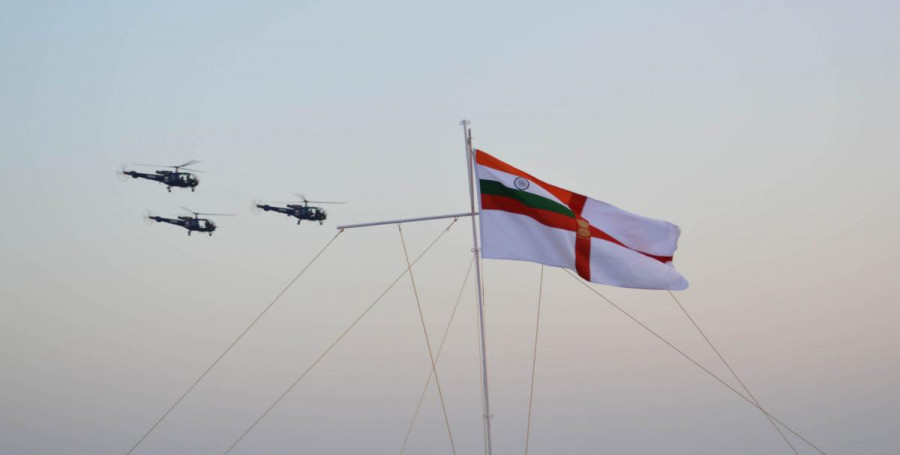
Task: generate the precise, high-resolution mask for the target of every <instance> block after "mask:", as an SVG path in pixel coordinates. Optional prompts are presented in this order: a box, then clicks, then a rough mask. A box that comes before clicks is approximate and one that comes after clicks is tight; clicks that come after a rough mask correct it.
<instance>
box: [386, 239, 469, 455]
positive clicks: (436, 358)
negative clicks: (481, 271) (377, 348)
mask: <svg viewBox="0 0 900 455" xmlns="http://www.w3.org/2000/svg"><path fill="white" fill-rule="evenodd" d="M474 264H475V256H472V260H471V261H469V268H468V269H466V277H465V278H464V279H463V282H462V286H461V287H460V288H459V294H458V295H457V296H456V303H455V304H454V305H453V311H451V312H450V320H449V321H447V327H446V328H445V329H444V335H443V337H442V338H441V343H440V344H439V345H438V350H437V355H436V356H434V363H435V364H436V363H437V362H438V361H439V360H440V358H441V352H443V351H444V342H446V341H447V334H448V333H450V326H451V325H452V324H453V318H454V317H455V316H456V309H457V308H459V302H460V301H462V295H463V291H465V289H466V283H468V282H469V275H471V273H472V265H474ZM433 375H434V371H430V370H429V371H428V378H427V379H425V387H423V388H422V393H421V394H420V395H419V404H417V405H416V412H415V413H413V418H412V421H411V422H410V423H409V428H408V429H407V430H406V437H404V438H403V445H402V446H400V454H401V455H402V454H403V452H404V451H405V450H406V444H407V442H409V435H410V434H412V430H413V426H414V425H415V424H416V418H418V417H419V411H420V410H421V409H422V403H423V402H424V401H425V394H426V393H427V392H428V387H429V386H430V385H431V377H432V376H433Z"/></svg>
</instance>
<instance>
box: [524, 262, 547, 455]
mask: <svg viewBox="0 0 900 455" xmlns="http://www.w3.org/2000/svg"><path fill="white" fill-rule="evenodd" d="M543 297H544V264H541V280H540V285H539V286H538V302H537V322H535V324H534V354H533V356H532V358H531V392H529V393H528V426H527V427H526V429H525V455H528V442H529V440H530V438H531V409H532V404H533V403H534V371H535V369H536V366H537V348H538V333H539V330H540V328H541V300H543Z"/></svg>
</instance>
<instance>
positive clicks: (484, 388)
mask: <svg viewBox="0 0 900 455" xmlns="http://www.w3.org/2000/svg"><path fill="white" fill-rule="evenodd" d="M459 124H460V125H462V127H463V135H464V136H465V140H466V169H467V170H468V172H469V204H470V206H471V213H473V214H475V213H477V212H475V186H474V178H473V175H472V173H473V166H474V164H473V161H474V158H475V154H474V153H473V151H472V129H471V128H469V121H468V120H462V121H461V122H459ZM472 245H473V248H472V251H473V252H474V253H475V279H476V284H477V291H478V329H479V340H480V345H481V392H482V396H483V398H484V400H483V401H484V407H483V409H482V411H483V412H484V437H485V453H487V455H491V454H492V449H491V404H490V400H489V399H488V370H487V347H486V346H485V337H484V298H483V297H482V295H481V257H480V256H481V249H480V248H479V247H478V228H477V226H476V224H475V217H474V216H472Z"/></svg>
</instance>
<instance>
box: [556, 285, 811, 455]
mask: <svg viewBox="0 0 900 455" xmlns="http://www.w3.org/2000/svg"><path fill="white" fill-rule="evenodd" d="M562 270H563V271H564V272H566V273H567V274H569V276H571V277H572V278H573V279H574V280H575V281H578V282H579V283H581V284H582V285H583V286H584V287H586V288H588V289H590V290H591V292H593V293H594V294H597V296H599V297H600V298H601V299H603V300H605V301H606V303H609V304H610V305H612V307H613V308H615V309H616V310H619V312H620V313H622V314H624V315H625V316H627V317H628V318H629V319H631V320H632V321H634V323H635V324H637V325H639V326H641V327H642V328H643V329H644V330H646V331H647V332H650V334H651V335H653V336H655V337H656V338H657V339H659V340H660V341H662V342H663V343H665V344H666V345H667V346H669V347H670V348H672V350H674V351H675V352H677V353H678V354H681V356H682V357H684V358H685V359H687V360H688V361H689V362H691V363H693V364H694V365H695V366H697V368H700V369H701V370H703V371H704V372H705V373H706V374H708V375H709V376H710V377H712V378H713V379H715V380H716V381H718V382H719V383H720V384H722V385H723V386H725V387H726V388H728V389H729V390H731V391H732V392H734V393H735V394H736V395H737V396H739V397H741V398H743V399H744V401H746V402H747V403H750V405H751V406H753V407H755V408H756V409H759V410H760V411H762V413H763V414H765V415H766V416H768V417H769V418H771V419H772V420H774V421H775V422H777V423H778V424H780V425H781V426H783V427H784V428H786V429H787V430H788V431H790V432H791V433H792V434H793V435H794V436H797V437H798V438H800V439H801V440H803V442H805V443H807V444H809V446H810V447H812V448H814V449H816V450H817V451H818V452H819V453H821V454H822V455H828V454H826V453H825V451H823V450H822V449H820V448H819V447H818V446H816V445H815V444H813V443H812V442H810V441H809V440H808V439H806V438H804V437H803V436H801V435H800V434H799V433H797V432H796V431H794V430H793V429H792V428H791V427H789V426H787V424H785V423H784V422H782V421H781V420H779V419H778V418H777V417H775V416H773V415H772V414H770V413H769V412H768V411H766V410H765V409H763V408H762V407H761V406H759V405H757V404H756V403H754V402H753V400H751V399H749V398H747V397H746V396H744V394H742V393H741V392H740V391H738V390H737V389H735V388H734V387H732V386H731V385H730V384H728V383H727V382H725V381H724V380H722V378H720V377H719V376H716V374H715V373H713V372H712V371H710V370H709V369H708V368H706V367H704V366H703V365H701V364H700V363H699V362H697V361H696V360H694V358H693V357H691V356H689V355H687V354H686V353H685V352H684V351H682V350H681V349H678V348H677V347H676V346H675V345H674V344H672V343H671V342H669V340H666V339H665V338H663V337H662V335H660V334H658V333H656V331H654V330H653V329H651V328H650V327H648V326H647V325H646V324H644V323H643V322H641V321H639V320H638V319H637V318H635V317H634V316H632V315H631V313H629V312H627V311H625V310H624V309H623V308H622V307H620V306H619V305H616V304H615V303H613V301H612V300H610V299H608V298H607V297H606V296H604V295H603V294H601V293H600V292H599V291H597V290H596V289H594V288H593V287H591V286H590V285H589V284H588V283H587V282H586V281H584V280H582V279H581V278H578V277H577V276H576V275H574V274H572V272H570V271H569V270H568V269H562Z"/></svg>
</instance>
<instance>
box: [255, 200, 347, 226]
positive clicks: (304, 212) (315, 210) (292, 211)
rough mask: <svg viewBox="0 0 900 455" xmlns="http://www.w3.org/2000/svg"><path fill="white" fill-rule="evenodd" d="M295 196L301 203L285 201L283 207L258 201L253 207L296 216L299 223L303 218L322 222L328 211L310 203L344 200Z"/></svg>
mask: <svg viewBox="0 0 900 455" xmlns="http://www.w3.org/2000/svg"><path fill="white" fill-rule="evenodd" d="M296 196H297V197H299V198H300V201H302V204H301V203H300V202H287V203H286V204H287V205H286V206H285V207H279V206H274V205H269V204H262V203H260V202H254V203H253V205H254V206H255V207H254V208H255V209H256V210H257V211H259V210H260V209H261V210H263V211H266V212H269V211H272V212H278V213H283V214H285V215H287V216H292V217H294V218H297V224H300V222H301V221H303V220H309V221H318V222H319V224H322V223H323V222H324V221H325V219H326V218H328V213H327V212H325V210H324V209H322V208H321V207H314V206H310V205H309V204H310V203H313V204H344V202H329V201H310V200H308V199H306V197H305V196H303V195H302V194H297V195H296Z"/></svg>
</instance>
